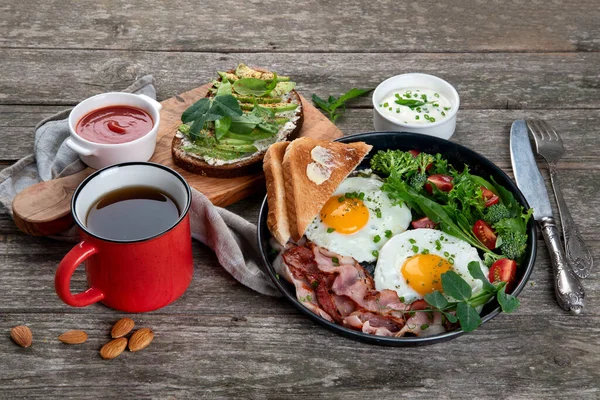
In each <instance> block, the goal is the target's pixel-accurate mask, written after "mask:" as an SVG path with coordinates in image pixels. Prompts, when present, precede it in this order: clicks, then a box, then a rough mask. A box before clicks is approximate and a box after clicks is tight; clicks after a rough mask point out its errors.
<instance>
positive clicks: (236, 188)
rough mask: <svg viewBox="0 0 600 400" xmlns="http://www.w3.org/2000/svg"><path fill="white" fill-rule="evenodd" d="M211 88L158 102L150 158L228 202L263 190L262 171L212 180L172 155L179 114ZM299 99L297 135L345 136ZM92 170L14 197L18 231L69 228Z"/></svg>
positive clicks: (40, 233)
mask: <svg viewBox="0 0 600 400" xmlns="http://www.w3.org/2000/svg"><path fill="white" fill-rule="evenodd" d="M210 87H211V84H206V85H204V86H201V87H198V88H196V89H192V90H190V91H189V92H185V93H182V94H179V95H177V96H174V97H171V98H170V99H167V100H165V101H163V102H161V104H162V106H163V108H162V110H161V111H160V118H161V121H160V127H159V129H158V134H157V139H156V140H157V141H156V149H155V150H154V155H153V156H152V158H151V159H150V161H151V162H155V163H158V164H162V165H166V166H168V167H169V168H172V169H174V170H175V171H177V172H179V173H180V174H181V175H182V176H183V177H184V178H185V180H186V181H187V182H188V183H189V184H190V186H191V187H193V188H195V189H197V190H198V191H200V192H202V193H204V195H206V197H208V198H209V199H210V200H211V201H212V202H213V204H215V205H217V206H227V205H229V204H232V203H235V202H236V201H239V200H241V199H243V198H245V197H248V196H249V195H251V194H253V193H256V192H258V191H260V190H264V184H263V181H264V175H263V174H262V173H257V174H254V175H248V176H242V177H238V178H232V179H221V178H210V177H206V176H202V175H199V174H194V173H191V172H188V171H186V170H184V169H182V168H180V167H178V166H176V165H175V164H174V163H173V159H172V157H171V142H172V140H173V137H174V136H175V133H176V132H177V127H178V126H179V125H180V124H181V119H180V117H181V114H182V113H183V111H185V110H186V109H187V108H188V107H189V106H190V105H192V104H193V103H194V102H195V101H197V100H199V99H200V98H202V97H204V96H206V93H207V92H208V89H209V88H210ZM300 97H301V99H302V107H303V108H304V123H303V124H302V129H301V130H300V133H299V136H308V137H312V138H315V139H322V140H333V139H336V138H339V137H341V136H342V135H343V134H342V132H341V131H340V130H339V129H338V128H337V127H336V126H335V125H334V124H333V123H332V122H331V121H329V119H327V117H325V116H324V115H323V114H322V113H321V112H320V111H319V110H317V109H316V108H315V107H314V106H313V105H312V103H311V102H310V101H308V100H306V99H305V98H304V97H302V96H300ZM94 171H95V170H94V169H92V168H86V169H85V170H83V171H81V172H80V173H78V174H75V175H71V176H68V177H64V178H60V179H55V180H52V181H48V182H41V183H38V184H36V185H33V186H30V187H28V188H26V189H24V190H23V191H21V192H20V193H19V194H18V195H17V197H15V199H14V200H13V207H12V208H13V218H14V220H15V223H16V224H17V226H18V227H19V229H21V230H22V231H23V232H25V233H28V234H30V235H34V236H46V235H52V234H56V233H59V232H62V231H63V230H65V229H67V228H68V227H69V226H71V225H72V224H73V220H72V218H71V198H72V196H73V192H74V191H75V189H76V188H77V186H78V185H79V184H80V183H81V182H82V181H83V180H84V179H85V178H86V177H87V176H89V175H90V174H91V173H92V172H94Z"/></svg>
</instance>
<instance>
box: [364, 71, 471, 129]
mask: <svg viewBox="0 0 600 400" xmlns="http://www.w3.org/2000/svg"><path fill="white" fill-rule="evenodd" d="M415 87H422V88H425V89H431V90H434V91H436V92H438V93H440V94H441V95H442V96H444V97H445V98H447V99H448V100H449V101H450V104H451V105H452V108H451V109H450V111H449V112H448V115H447V116H446V117H445V118H443V119H440V120H439V121H436V122H433V123H431V124H427V125H417V124H406V123H403V122H400V121H397V120H395V119H392V118H390V117H388V116H387V115H385V114H383V113H382V112H381V110H380V107H379V104H381V101H382V99H383V98H384V97H386V96H387V95H388V94H389V93H390V92H392V91H394V90H401V89H409V88H415ZM459 106H460V98H459V97H458V92H457V91H456V89H454V87H453V86H452V85H451V84H449V83H448V82H446V81H445V80H443V79H440V78H438V77H437V76H433V75H428V74H418V73H410V74H402V75H396V76H392V77H391V78H388V79H386V80H385V81H383V82H381V83H380V84H379V86H377V88H375V91H374V92H373V125H374V126H375V130H377V131H402V132H413V133H421V134H423V135H430V136H436V137H439V138H442V139H448V138H450V137H451V136H452V134H453V133H454V129H455V128H456V113H457V112H458V108H459Z"/></svg>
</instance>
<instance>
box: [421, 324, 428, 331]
mask: <svg viewBox="0 0 600 400" xmlns="http://www.w3.org/2000/svg"><path fill="white" fill-rule="evenodd" d="M427 328H429V325H427V324H423V325H421V330H422V331H424V330H425V329H427Z"/></svg>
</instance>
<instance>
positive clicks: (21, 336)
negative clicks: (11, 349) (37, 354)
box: [10, 325, 33, 347]
mask: <svg viewBox="0 0 600 400" xmlns="http://www.w3.org/2000/svg"><path fill="white" fill-rule="evenodd" d="M10 337H11V339H12V340H14V342H15V343H16V344H18V345H19V346H21V347H29V346H31V344H32V343H33V335H32V334H31V330H30V329H29V328H28V327H26V326H25V325H19V326H15V327H14V328H12V329H11V330H10Z"/></svg>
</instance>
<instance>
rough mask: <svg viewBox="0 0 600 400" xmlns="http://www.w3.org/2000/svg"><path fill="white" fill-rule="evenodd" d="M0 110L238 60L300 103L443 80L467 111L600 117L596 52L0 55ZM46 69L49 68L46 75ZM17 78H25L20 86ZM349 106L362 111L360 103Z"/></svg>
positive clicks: (201, 71)
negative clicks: (405, 82)
mask: <svg viewBox="0 0 600 400" xmlns="http://www.w3.org/2000/svg"><path fill="white" fill-rule="evenodd" d="M0 59H1V60H2V62H3V66H4V69H3V73H2V74H1V75H0V104H44V105H58V104H60V105H71V104H75V103H77V102H79V101H81V100H83V99H84V98H86V97H89V96H91V95H94V94H97V93H100V92H105V91H110V90H121V89H122V88H124V87H125V86H127V85H129V84H130V83H131V82H132V81H133V80H134V79H135V78H136V77H138V76H141V75H143V74H146V73H151V74H153V75H154V76H155V78H156V79H157V86H158V97H159V98H160V99H165V98H168V97H172V96H174V95H176V94H178V93H181V92H183V91H186V90H190V89H192V88H195V87H198V86H200V85H201V84H204V83H206V82H208V81H209V80H211V79H213V78H214V76H215V71H216V70H223V69H228V68H231V67H232V66H235V65H236V63H237V62H240V61H245V62H247V63H249V64H252V65H262V66H267V67H270V68H273V69H274V70H276V71H279V72H281V73H285V74H286V75H291V76H292V77H293V78H294V80H295V81H296V82H298V88H299V90H300V91H301V92H302V93H304V94H305V96H310V95H311V94H312V93H317V94H319V95H321V96H325V95H330V94H334V95H339V94H340V93H342V92H345V91H347V90H348V89H350V88H352V87H375V86H376V85H377V84H378V83H379V82H381V81H382V80H384V79H386V78H387V77H390V76H392V75H396V74H399V73H403V72H415V71H420V72H425V73H431V74H434V75H438V76H440V77H442V78H445V79H447V80H448V81H449V82H450V83H452V84H453V85H455V86H456V88H457V90H458V92H459V94H460V95H461V106H462V108H463V109H466V108H477V109H506V108H509V109H520V108H527V109H560V108H586V109H589V108H600V78H599V76H598V72H597V71H596V69H595V68H594V66H595V65H598V64H600V53H536V54H512V53H506V54H390V53H387V54H381V55H377V54H372V53H357V54H329V53H325V54H320V53H317V54H314V53H313V54H304V55H303V56H302V57H298V56H297V54H294V53H281V54H272V53H240V54H223V53H219V54H213V53H181V52H148V51H86V50H23V49H1V50H0ZM49 66H51V67H50V68H49ZM24 76H27V77H28V79H23V77H24ZM358 104H359V105H364V106H367V105H369V104H370V99H369V98H364V99H361V100H360V102H358Z"/></svg>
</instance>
